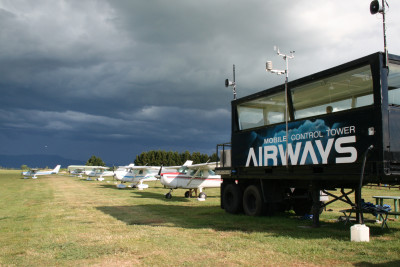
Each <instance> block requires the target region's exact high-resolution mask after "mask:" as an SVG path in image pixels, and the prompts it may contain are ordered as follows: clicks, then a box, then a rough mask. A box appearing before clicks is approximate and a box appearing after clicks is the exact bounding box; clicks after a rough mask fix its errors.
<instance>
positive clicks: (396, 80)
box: [388, 63, 400, 106]
mask: <svg viewBox="0 0 400 267" xmlns="http://www.w3.org/2000/svg"><path fill="white" fill-rule="evenodd" d="M388 87H389V105H397V106H400V65H398V64H393V63H390V64H389V77H388Z"/></svg>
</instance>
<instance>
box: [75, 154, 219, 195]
mask: <svg viewBox="0 0 400 267" xmlns="http://www.w3.org/2000/svg"><path fill="white" fill-rule="evenodd" d="M215 167H216V163H215V162H214V163H208V162H207V163H201V164H193V161H190V160H188V161H186V162H185V163H184V164H183V165H182V166H135V165H134V164H129V165H127V166H120V167H118V169H117V170H115V171H105V169H107V168H105V167H101V166H69V167H68V169H69V170H70V173H71V174H75V175H79V176H80V177H82V174H85V175H87V176H88V178H87V180H92V179H91V177H97V178H96V180H100V181H102V180H104V178H103V177H105V176H113V177H114V178H115V179H116V180H118V181H120V183H119V184H118V185H117V187H118V188H121V189H122V188H126V187H127V186H126V185H125V183H130V185H129V187H132V188H138V189H139V190H143V189H145V188H148V187H149V185H148V184H145V183H144V182H146V181H156V180H160V182H161V184H162V185H164V187H165V188H169V189H170V191H169V192H168V193H167V194H166V195H165V197H166V198H168V199H170V198H171V197H172V191H173V190H174V189H178V188H182V189H189V190H188V191H186V192H185V197H192V196H193V192H194V193H195V196H197V191H199V195H198V200H205V199H206V197H207V195H206V194H205V193H204V192H203V189H204V188H219V187H221V183H222V180H221V176H220V175H216V174H215V173H214V169H215ZM85 168H86V169H85Z"/></svg>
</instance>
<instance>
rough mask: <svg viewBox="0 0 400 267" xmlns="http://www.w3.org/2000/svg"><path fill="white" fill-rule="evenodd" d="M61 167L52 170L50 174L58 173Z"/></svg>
mask: <svg viewBox="0 0 400 267" xmlns="http://www.w3.org/2000/svg"><path fill="white" fill-rule="evenodd" d="M60 168H61V165H57V166H56V167H55V168H54V170H52V171H51V173H52V174H57V173H58V172H59V171H60Z"/></svg>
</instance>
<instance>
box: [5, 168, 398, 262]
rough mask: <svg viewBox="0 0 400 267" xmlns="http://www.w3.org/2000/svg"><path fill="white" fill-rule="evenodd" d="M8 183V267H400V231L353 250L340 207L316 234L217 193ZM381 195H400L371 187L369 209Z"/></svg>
mask: <svg viewBox="0 0 400 267" xmlns="http://www.w3.org/2000/svg"><path fill="white" fill-rule="evenodd" d="M0 184H1V186H0V196H1V198H0V199H1V202H0V265H1V266H87V265H98V266H137V265H139V266H140V265H142V266H182V265H184V266H185V265H187V266H211V265H213V266H284V265H285V266H286V265H289V266H354V265H355V266H373V265H374V264H381V265H379V266H384V265H385V264H387V265H388V266H395V265H400V222H399V221H398V220H393V219H391V220H390V221H389V222H388V224H389V227H390V228H389V229H381V227H380V226H381V225H380V224H378V223H373V222H371V223H367V226H368V227H369V228H370V242H360V243H358V242H350V225H344V224H343V223H342V222H337V221H336V219H337V218H338V217H339V216H340V215H341V214H340V213H339V210H340V209H343V208H347V207H346V206H345V205H344V204H342V203H338V202H336V203H335V204H333V205H331V206H328V209H332V211H326V212H324V213H322V215H321V227H320V228H318V229H314V228H311V227H309V226H311V221H304V220H300V219H299V218H298V217H296V216H295V215H294V214H293V213H283V214H279V215H277V216H273V217H255V218H254V217H248V216H244V215H231V214H227V213H225V211H224V210H222V209H221V208H220V207H219V201H220V198H219V189H212V190H208V191H207V195H208V198H207V200H206V201H204V202H199V201H197V200H196V199H186V198H184V197H183V194H184V190H175V191H174V192H173V193H172V195H173V197H172V199H169V200H168V199H165V198H164V194H165V193H166V192H168V190H166V189H164V188H163V187H162V186H161V184H160V183H159V182H150V183H149V185H150V188H148V189H145V190H143V191H138V190H136V189H130V188H127V189H122V190H121V189H117V188H116V187H115V184H114V181H112V180H108V181H103V182H98V181H85V180H84V179H82V178H76V177H68V176H67V175H64V176H63V175H58V176H46V177H45V176H40V177H39V178H38V179H36V180H33V179H22V177H21V175H20V172H19V171H6V170H1V171H0ZM373 195H400V190H398V189H391V190H388V189H376V188H374V189H370V188H363V197H364V198H365V200H366V201H370V202H373V203H375V201H374V200H373V198H372V196H373ZM387 203H388V204H393V203H390V202H387ZM367 217H368V218H370V219H373V217H372V215H368V216H367Z"/></svg>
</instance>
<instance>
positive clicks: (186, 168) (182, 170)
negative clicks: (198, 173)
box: [178, 166, 188, 174]
mask: <svg viewBox="0 0 400 267" xmlns="http://www.w3.org/2000/svg"><path fill="white" fill-rule="evenodd" d="M187 171H188V167H186V166H182V167H180V168H179V169H178V172H179V173H185V174H186V173H187Z"/></svg>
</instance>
